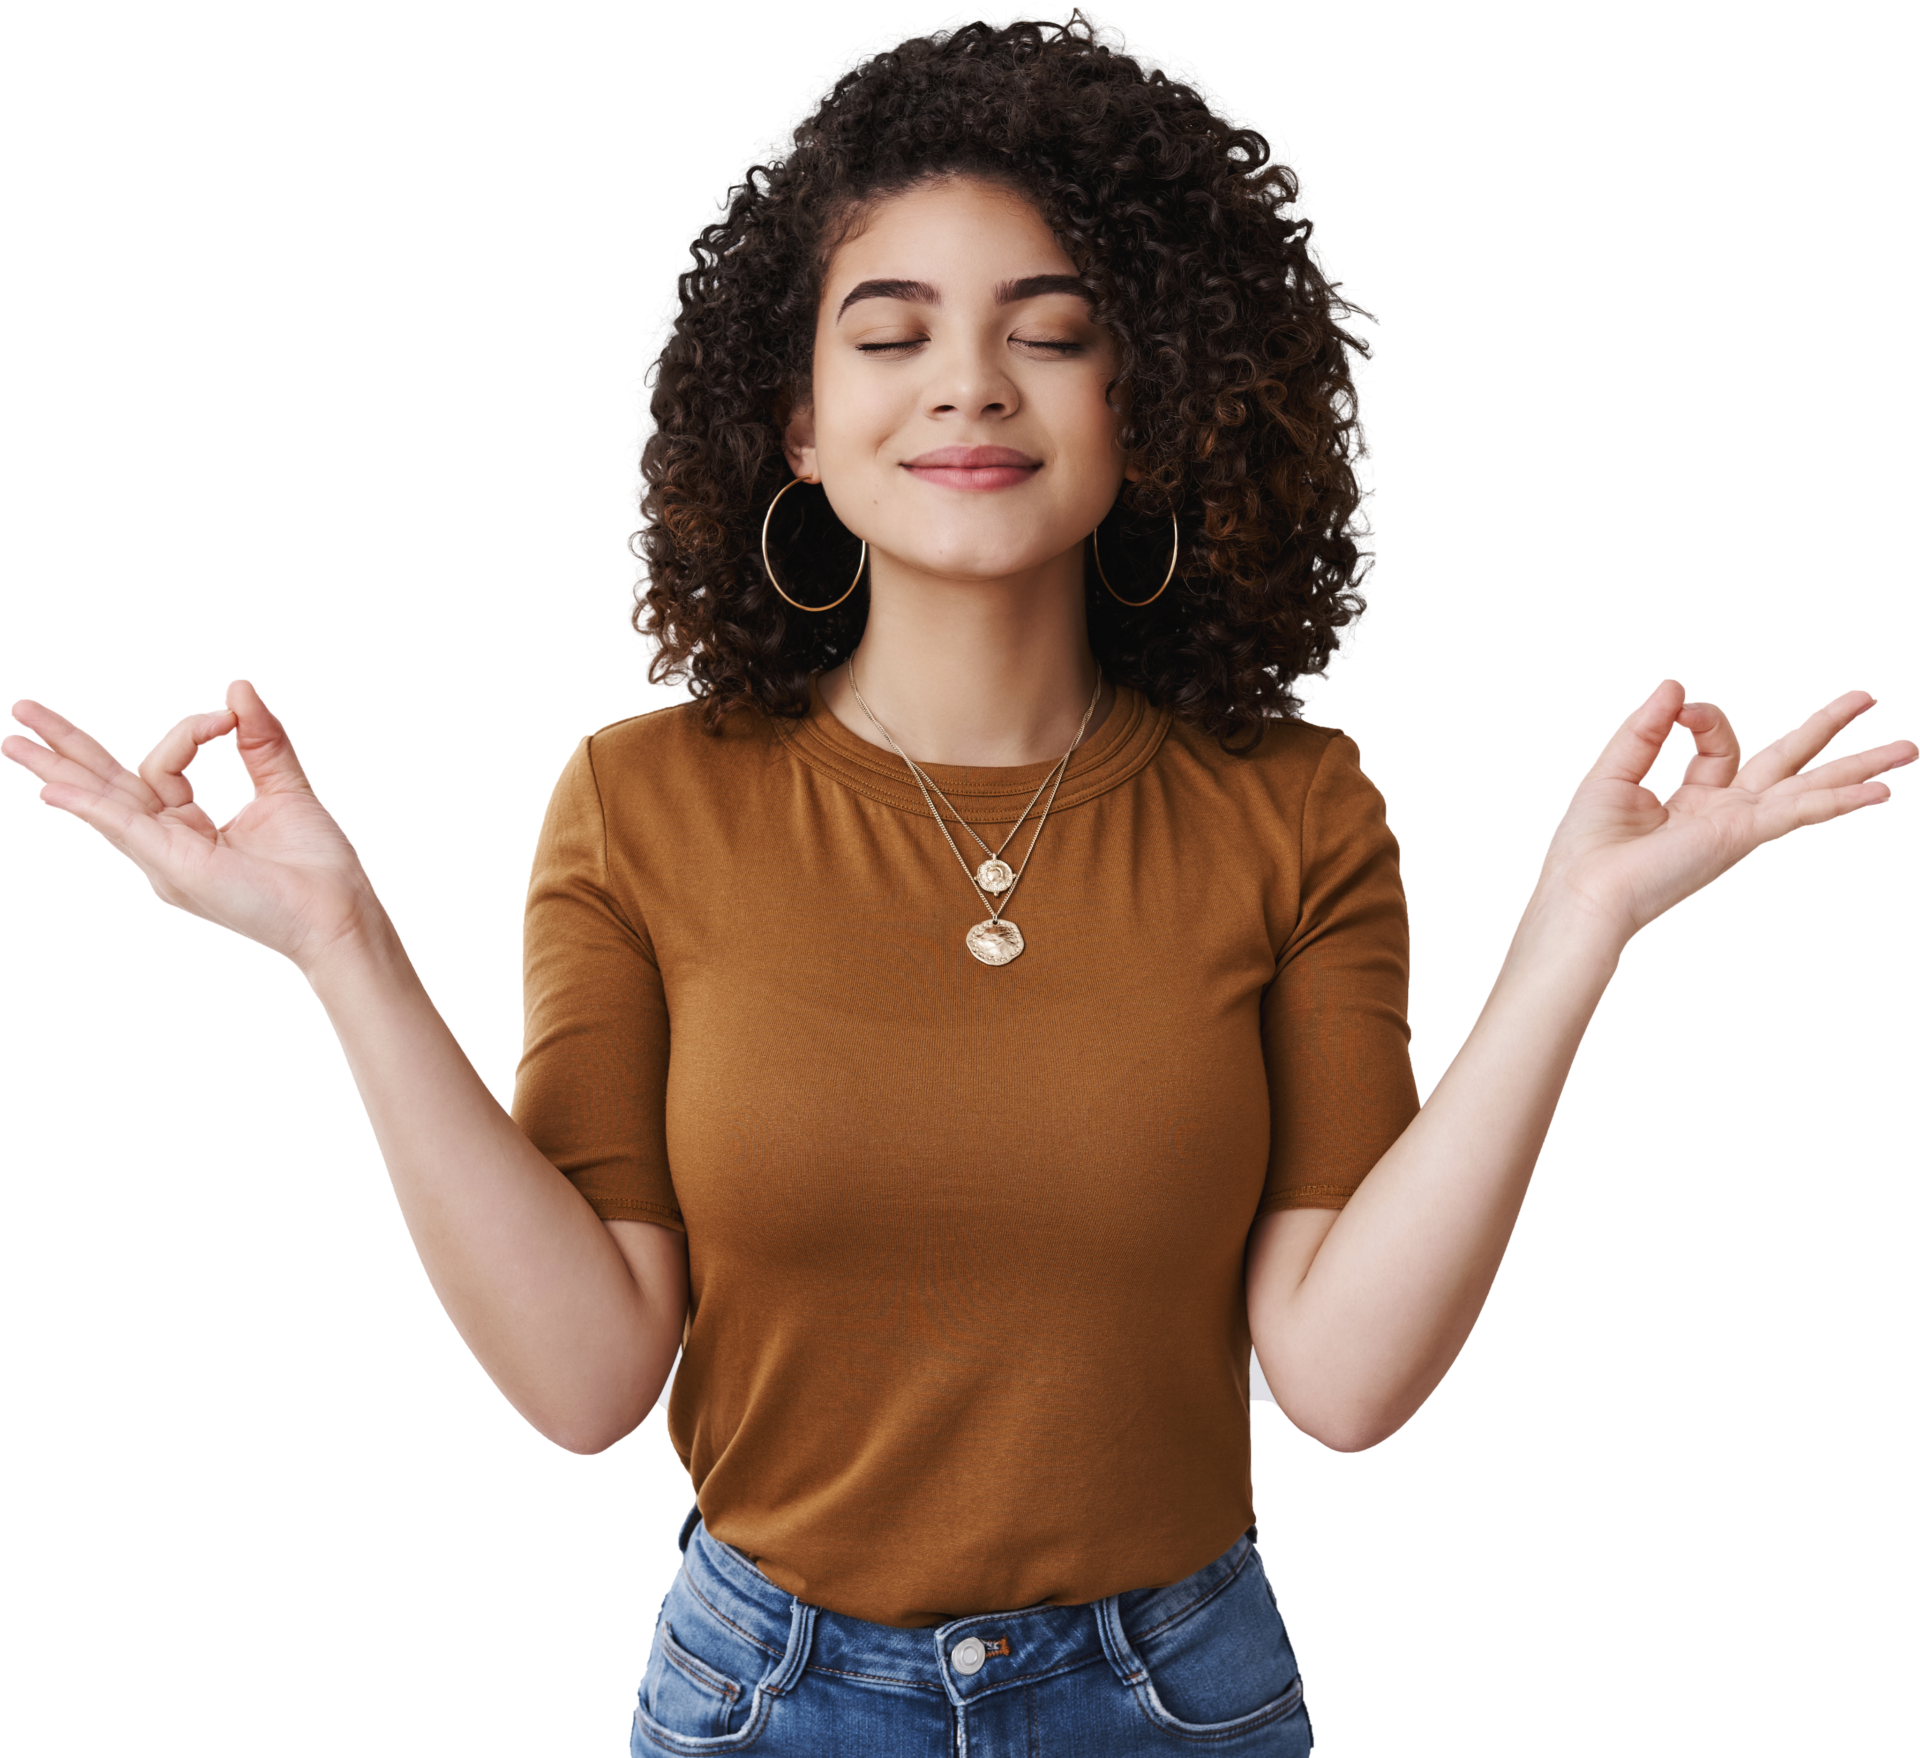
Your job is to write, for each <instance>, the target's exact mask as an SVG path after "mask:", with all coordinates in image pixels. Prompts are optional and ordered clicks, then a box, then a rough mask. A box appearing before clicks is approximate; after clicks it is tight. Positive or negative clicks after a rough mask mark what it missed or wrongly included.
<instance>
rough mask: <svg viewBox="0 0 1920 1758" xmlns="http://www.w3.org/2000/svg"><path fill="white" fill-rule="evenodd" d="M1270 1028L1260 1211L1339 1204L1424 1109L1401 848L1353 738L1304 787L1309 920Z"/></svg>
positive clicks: (1332, 743)
mask: <svg viewBox="0 0 1920 1758" xmlns="http://www.w3.org/2000/svg"><path fill="white" fill-rule="evenodd" d="M1260 1025H1261V1039H1262V1043H1263V1047H1264V1050H1265V1054H1266V1063H1267V1090H1268V1095H1269V1100H1270V1103H1271V1105H1272V1108H1273V1121H1272V1136H1271V1144H1272V1145H1271V1148H1270V1152H1269V1158H1268V1162H1267V1181H1266V1187H1265V1189H1264V1190H1263V1191H1262V1192H1261V1196H1260V1208H1259V1212H1260V1213H1261V1214H1266V1213H1268V1212H1269V1211H1271V1210H1274V1209H1308V1208H1314V1209H1337V1208H1340V1207H1342V1206H1344V1204H1345V1203H1346V1201H1347V1199H1348V1198H1349V1197H1350V1196H1352V1195H1353V1193H1354V1191H1355V1190H1357V1189H1358V1188H1359V1185H1360V1181H1361V1179H1362V1178H1364V1177H1365V1176H1366V1175H1367V1173H1368V1171H1369V1170H1370V1169H1371V1168H1372V1166H1373V1165H1374V1163H1375V1162H1376V1161H1377V1160H1378V1159H1379V1158H1380V1157H1381V1155H1382V1154H1384V1153H1385V1152H1386V1151H1387V1149H1388V1148H1390V1147H1391V1146H1392V1145H1393V1143H1394V1142H1395V1141H1396V1140H1397V1139H1398V1138H1399V1136H1400V1133H1401V1131H1402V1130H1404V1129H1405V1128H1406V1126H1407V1125H1408V1124H1409V1123H1410V1122H1411V1121H1412V1120H1413V1117H1414V1114H1415V1113H1416V1112H1417V1111H1418V1110H1419V1109H1420V1097H1419V1093H1418V1090H1417V1089H1416V1088H1415V1086H1414V1080H1413V1064H1412V1061H1411V1059H1410V1057H1409V1056H1408V1053H1407V1041H1408V1032H1407V903H1406V896H1405V893H1404V892H1403V891H1402V889H1401V885H1400V849H1399V845H1398V844H1397V843H1396V842H1395V841H1394V839H1393V833H1392V832H1391V831H1390V830H1388V828H1387V813H1386V803H1385V802H1384V801H1383V800H1382V799H1381V797H1380V794H1379V790H1378V789H1376V788H1375V787H1374V785H1373V783H1372V782H1370V781H1369V780H1368V779H1367V778H1366V776H1365V775H1363V774H1362V773H1361V772H1360V753H1359V750H1358V749H1357V748H1356V747H1355V745H1354V743H1353V741H1352V740H1351V739H1349V738H1347V737H1346V736H1345V735H1344V734H1339V733H1336V734H1335V735H1334V736H1333V737H1332V739H1330V740H1329V741H1328V744H1327V746H1326V749H1325V750H1324V751H1323V752H1322V753H1321V758H1320V763H1319V767H1318V768H1317V770H1316V771H1315V773H1314V777H1313V780H1312V782H1311V784H1310V785H1309V787H1308V789H1307V794H1306V801H1305V806H1304V809H1303V812H1302V815H1301V827H1300V911H1299V918H1298V921H1297V922H1296V924H1295V927H1294V930H1293V932H1292V934H1291V935H1290V936H1289V937H1288V939H1287V942H1286V945H1285V946H1284V947H1283V948H1282V950H1281V953H1280V957H1279V961H1278V969H1277V971H1276V973H1275V975H1274V979H1273V982H1272V984H1271V985H1270V986H1269V987H1268V990H1267V993H1266V998H1265V1000H1264V1002H1263V1003H1262V1008H1261V1019H1260Z"/></svg>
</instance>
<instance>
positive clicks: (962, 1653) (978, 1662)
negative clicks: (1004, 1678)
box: [947, 1636, 987, 1674]
mask: <svg viewBox="0 0 1920 1758" xmlns="http://www.w3.org/2000/svg"><path fill="white" fill-rule="evenodd" d="M947 1658H948V1659H949V1660H950V1661H952V1662H953V1670H954V1671H955V1672H957V1673H967V1674H973V1673H977V1672H978V1671H979V1670H980V1669H981V1668H982V1667H983V1666H985V1665H986V1664H987V1645H986V1644H985V1643H984V1642H982V1641H981V1640H980V1638H979V1637H978V1636H969V1637H967V1638H966V1640H965V1641H963V1642H956V1643H954V1645H953V1648H952V1650H951V1651H950V1652H949V1653H948V1655H947Z"/></svg>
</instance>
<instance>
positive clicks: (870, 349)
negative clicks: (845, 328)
mask: <svg viewBox="0 0 1920 1758" xmlns="http://www.w3.org/2000/svg"><path fill="white" fill-rule="evenodd" d="M924 342H925V336H916V338H914V340H912V342H858V344H854V347H856V351H858V353H900V351H902V349H908V347H920V345H922V344H924ZM1014 342H1016V344H1020V347H1044V349H1048V351H1050V353H1062V355H1068V353H1087V344H1085V342H1035V340H1029V338H1027V336H1016V338H1014Z"/></svg>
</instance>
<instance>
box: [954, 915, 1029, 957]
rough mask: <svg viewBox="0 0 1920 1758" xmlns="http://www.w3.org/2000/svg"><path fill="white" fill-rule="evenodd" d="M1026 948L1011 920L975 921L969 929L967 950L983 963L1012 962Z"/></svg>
mask: <svg viewBox="0 0 1920 1758" xmlns="http://www.w3.org/2000/svg"><path fill="white" fill-rule="evenodd" d="M1026 949H1027V943H1026V941H1025V940H1023V939H1022V938H1021V937H1020V930H1019V929H1018V928H1016V927H1015V926H1014V925H1013V924H1012V923H1011V922H1007V921H999V922H992V921H988V922H975V923H974V925H973V926H972V927H971V928H969V929H968V930H967V950H968V951H969V952H971V953H972V954H973V956H974V957H975V958H977V959H978V960H979V961H980V962H981V963H982V964H1012V963H1013V961H1014V960H1015V959H1016V958H1018V957H1019V956H1020V955H1021V953H1023V952H1025V951H1026Z"/></svg>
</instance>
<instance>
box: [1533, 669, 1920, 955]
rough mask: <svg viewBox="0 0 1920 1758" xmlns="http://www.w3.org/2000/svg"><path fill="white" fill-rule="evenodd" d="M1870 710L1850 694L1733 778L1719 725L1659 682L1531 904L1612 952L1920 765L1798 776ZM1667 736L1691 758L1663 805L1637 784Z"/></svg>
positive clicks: (1711, 713)
mask: <svg viewBox="0 0 1920 1758" xmlns="http://www.w3.org/2000/svg"><path fill="white" fill-rule="evenodd" d="M1872 706H1873V698H1872V697H1871V696H1869V695H1868V694H1867V693H1866V692H1865V691H1864V690H1851V691H1849V692H1848V693H1847V694H1846V695H1844V696H1841V697H1839V698H1838V699H1836V700H1835V701H1832V702H1829V703H1828V704H1827V706H1826V707H1824V708H1822V709H1821V710H1820V711H1819V713H1817V714H1815V715H1814V716H1813V717H1812V718H1811V719H1810V720H1808V721H1807V723H1806V724H1805V725H1804V726H1801V727H1799V728H1797V729H1796V730H1795V731H1793V732H1790V733H1788V734H1787V735H1786V736H1785V737H1784V738H1780V739H1776V740H1775V741H1774V742H1773V743H1772V744H1771V745H1769V746H1768V747H1767V748H1766V749H1765V750H1764V751H1762V752H1761V753H1760V754H1759V755H1758V756H1757V757H1754V758H1751V759H1750V760H1749V761H1748V763H1747V764H1746V766H1745V767H1744V768H1742V767H1741V764H1740V745H1739V741H1738V740H1736V739H1735V738H1734V736H1733V728H1732V726H1730V725H1729V724H1728V722H1727V717H1726V716H1725V715H1724V714H1722V713H1721V712H1720V710H1719V709H1718V708H1716V707H1714V705H1713V704H1712V703H1711V702H1688V701H1686V700H1685V692H1684V691H1682V689H1681V688H1680V686H1679V685H1678V684H1677V683H1675V682H1673V680H1672V679H1668V680H1667V681H1666V682H1665V683H1663V684H1662V685H1661V686H1660V687H1659V688H1658V689H1657V690H1655V691H1654V693H1653V694H1652V695H1651V696H1649V697H1648V698H1647V700H1646V701H1645V703H1643V704H1642V705H1641V707H1640V708H1639V709H1638V710H1637V711H1636V712H1635V713H1634V714H1632V715H1630V716H1629V717H1628V719H1627V722H1626V724H1625V725H1624V726H1622V727H1621V729H1620V730H1619V731H1618V732H1617V733H1615V734H1614V735H1613V738H1612V740H1611V741H1610V742H1609V743H1608V745H1607V748H1606V750H1605V751H1603V752H1602V753H1601V755H1600V761H1599V762H1598V763H1596V764H1595V765H1594V766H1593V769H1592V771H1591V772H1590V773H1589V774H1588V776H1587V778H1586V780H1585V781H1583V782H1582V783H1581V784H1580V788H1579V791H1578V792H1577V793H1576V794H1575V795H1574V796H1573V803H1572V804H1571V805H1570V806H1569V807H1568V808H1567V815H1566V817H1565V818H1563V819H1562V820H1561V822H1560V828H1559V829H1558V830H1557V831H1555V832H1554V837H1553V842H1552V844H1551V846H1550V847H1549V848H1548V850H1547V859H1546V863H1545V866H1544V867H1543V868H1542V871H1541V876H1540V883H1541V891H1542V893H1544V894H1547V895H1549V896H1555V895H1557V896H1558V897H1559V898H1560V899H1561V900H1563V901H1565V902H1568V903H1570V904H1572V905H1573V906H1574V907H1576V908H1578V909H1579V910H1581V911H1582V912H1584V913H1588V914H1590V915H1591V916H1593V917H1594V918H1595V920H1596V921H1597V922H1598V923H1599V924H1601V925H1602V926H1604V927H1605V928H1607V929H1608V930H1610V932H1611V933H1612V935H1613V936H1614V937H1615V939H1616V940H1617V942H1618V943H1619V944H1621V945H1624V944H1625V942H1626V940H1627V939H1628V937H1629V936H1631V935H1632V934H1634V933H1636V932H1638V931H1639V930H1640V929H1641V928H1644V927H1645V926H1646V925H1647V923H1649V922H1650V921H1652V920H1653V919H1654V917H1655V916H1657V915H1659V914H1661V913H1662V912H1663V911H1665V910H1669V909H1671V908H1672V907H1673V906H1674V905H1675V904H1676V903H1678V902H1679V901H1680V900H1681V899H1682V898H1683V897H1685V896H1687V895H1688V894H1689V893H1691V892H1695V891H1698V890H1699V889H1700V888H1701V886H1703V885H1706V884H1708V883H1709V882H1710V881H1712V880H1714V879H1717V878H1718V877H1719V876H1720V875H1721V874H1722V873H1724V872H1725V871H1726V870H1727V869H1728V868H1729V867H1731V866H1732V865H1733V864H1734V862H1735V861H1737V860H1739V859H1741V857H1742V856H1744V855H1746V854H1748V853H1749V852H1751V851H1752V850H1753V849H1756V848H1758V847H1759V846H1760V844H1761V843H1763V842H1771V841H1772V840H1773V839H1774V838H1775V837H1777V836H1785V835H1786V833H1787V832H1788V831H1789V830H1798V829H1799V828H1800V827H1801V826H1802V825H1804V824H1824V823H1825V822H1826V821H1827V820H1828V819H1829V818H1838V817H1840V816H1842V815H1843V814H1845V813H1847V812H1852V811H1856V810H1858V809H1859V808H1860V807H1861V806H1873V805H1878V804H1879V803H1880V802H1881V801H1882V800H1885V799H1888V798H1890V797H1891V790H1890V789H1889V788H1888V787H1887V785H1886V784H1885V783H1884V782H1880V781H1875V780H1873V779H1872V778H1873V777H1874V776H1876V775H1880V774H1882V773H1883V772H1884V771H1886V770H1889V769H1897V768H1899V767H1900V765H1901V764H1903V763H1911V762H1912V761H1913V760H1914V758H1915V757H1916V756H1920V749H1917V748H1916V747H1915V746H1914V745H1913V743H1912V742H1911V741H1910V740H1906V739H1902V740H1900V741H1899V742H1897V743H1895V744H1891V745H1880V746H1878V747H1876V748H1875V749H1873V750H1871V751H1860V752H1856V753H1855V754H1854V755H1853V756H1851V757H1838V758H1835V759H1834V761H1832V762H1831V763H1824V764H1822V765H1821V766H1820V767H1819V768H1818V769H1816V770H1814V771H1812V773H1810V774H1807V775H1802V774H1801V773H1800V771H1801V769H1802V768H1803V767H1804V766H1805V765H1806V764H1807V763H1809V762H1811V761H1812V760H1813V758H1815V757H1816V756H1818V755H1819V754H1820V752H1821V751H1823V750H1824V749H1825V748H1826V747H1827V745H1828V743H1829V742H1830V741H1831V740H1832V739H1833V737H1834V736H1835V734H1837V733H1838V732H1839V731H1840V730H1841V728H1843V727H1845V726H1846V725H1848V724H1849V723H1850V722H1851V721H1853V720H1854V719H1855V718H1856V717H1857V716H1859V715H1861V714H1864V713H1865V712H1866V711H1867V710H1868V709H1869V708H1871V707H1872ZM1676 725H1677V726H1683V727H1685V728H1686V729H1687V731H1689V732H1690V733H1692V734H1693V742H1694V745H1695V747H1696V754H1695V756H1694V759H1693V761H1692V762H1691V763H1689V764H1688V765H1687V773H1686V775H1685V777H1684V778H1683V779H1682V781H1681V783H1680V786H1679V788H1678V789H1677V790H1676V791H1675V792H1674V794H1673V795H1672V797H1671V798H1670V799H1668V800H1667V801H1666V803H1665V804H1664V805H1663V804H1662V803H1661V802H1660V801H1659V800H1658V799H1656V798H1655V797H1654V796H1653V795H1652V794H1650V793H1649V792H1648V791H1647V790H1646V789H1645V788H1644V787H1642V786H1641V785H1640V783H1641V781H1642V779H1643V778H1644V777H1645V776H1646V773H1647V771H1648V770H1649V769H1651V768H1652V767H1653V762H1654V759H1655V758H1656V757H1657V756H1659V754H1660V748H1661V746H1662V745H1664V744H1665V743H1666V740H1667V736H1668V734H1669V733H1671V732H1672V731H1673V729H1674V727H1675V726H1676Z"/></svg>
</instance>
